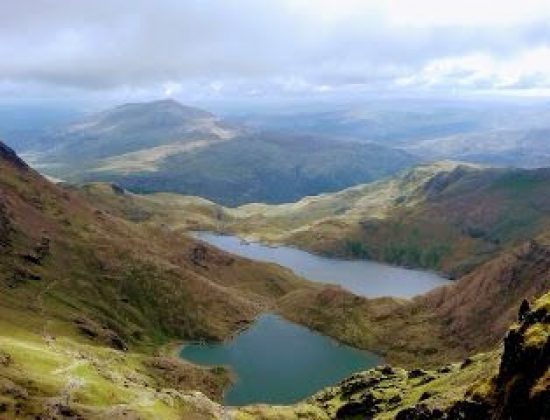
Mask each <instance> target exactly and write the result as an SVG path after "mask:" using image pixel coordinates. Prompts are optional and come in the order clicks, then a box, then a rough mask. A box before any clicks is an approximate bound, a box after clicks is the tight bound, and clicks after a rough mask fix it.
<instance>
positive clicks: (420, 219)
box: [87, 162, 550, 278]
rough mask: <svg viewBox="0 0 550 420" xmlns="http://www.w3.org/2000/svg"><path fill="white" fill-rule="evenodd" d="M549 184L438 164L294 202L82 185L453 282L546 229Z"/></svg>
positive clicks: (209, 222)
mask: <svg viewBox="0 0 550 420" xmlns="http://www.w3.org/2000/svg"><path fill="white" fill-rule="evenodd" d="M549 181H550V170H548V169H535V170H522V169H491V168H483V167H477V166H472V165H466V164H459V163H454V162H440V163H435V164H430V165H422V166H418V167H416V168H414V169H412V170H408V171H404V172H402V173H400V174H399V175H397V176H395V177H393V178H390V179H387V180H384V181H378V182H374V183H370V184H364V185H359V186H356V187H352V188H348V189H345V190H342V191H340V192H337V193H333V194H322V195H319V196H311V197H306V198H304V199H302V200H299V201H297V202H295V203H289V204H281V205H265V204H250V205H245V206H241V207H238V208H235V209H228V208H224V207H221V206H219V205H216V204H214V203H211V202H208V201H206V200H202V199H197V198H192V197H182V196H178V195H170V194H155V195H151V196H147V197H140V196H128V197H126V198H119V199H118V200H119V202H118V203H117V202H116V200H115V199H111V198H108V196H109V195H111V196H112V195H113V194H112V193H111V194H102V193H101V192H100V189H101V188H105V187H100V186H91V187H87V189H88V192H89V194H92V195H94V192H93V190H94V188H95V189H96V190H97V191H96V192H97V194H95V199H96V200H98V201H99V202H101V201H103V200H107V201H109V200H110V204H109V205H110V206H115V207H117V206H119V207H120V208H119V209H122V208H123V207H124V206H129V207H128V209H127V210H129V208H130V207H132V206H133V207H134V208H135V209H137V208H140V209H142V210H143V211H144V212H145V213H147V214H149V215H150V219H149V222H152V223H168V224H169V225H170V226H172V227H175V228H181V229H209V230H216V231H221V232H228V233H234V234H238V235H239V236H243V237H246V238H248V239H252V240H261V241H266V242H272V243H284V244H291V245H295V246H298V247H300V248H303V249H307V250H311V251H314V252H318V253H321V254H327V255H333V256H340V257H351V258H368V259H375V260H379V261H386V262H389V263H392V264H397V265H404V266H413V267H425V268H430V269H435V270H439V271H443V272H445V273H447V274H449V275H451V276H452V277H455V278H458V277H460V276H461V275H462V274H465V273H467V272H470V271H471V270H472V269H474V268H475V267H477V266H479V265H480V264H482V263H484V262H486V261H488V260H490V259H491V258H493V257H494V256H496V255H498V254H499V253H501V252H502V251H506V250H508V249H511V248H512V247H514V246H517V245H519V244H521V243H522V242H524V241H526V240H529V239H531V238H536V237H537V236H538V235H540V234H541V233H542V232H545V231H547V230H548V227H549V226H550V202H549V199H548V197H550V194H549V189H548V188H549V187H548V185H550V183H549ZM107 190H108V188H107ZM103 192H105V190H104V191H103ZM105 195H107V197H105V198H102V197H103V196H105ZM130 202H132V203H133V204H130ZM136 211H138V210H136ZM145 213H144V214H145ZM539 239H540V240H541V241H542V242H545V240H543V239H542V238H539Z"/></svg>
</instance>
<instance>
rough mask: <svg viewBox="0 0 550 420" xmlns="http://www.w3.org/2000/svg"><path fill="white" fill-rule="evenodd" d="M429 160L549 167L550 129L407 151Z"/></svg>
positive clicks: (435, 142)
mask: <svg viewBox="0 0 550 420" xmlns="http://www.w3.org/2000/svg"><path fill="white" fill-rule="evenodd" d="M404 150H407V151H409V152H411V153H413V154H416V155H418V156H422V157H424V158H427V159H433V160H439V159H458V160H462V161H468V162H476V163H485V164H490V165H495V166H510V167H523V168H540V167H545V166H550V128H536V129H521V130H518V129H516V130H510V129H499V130H490V131H481V132H476V133H469V134H457V135H453V136H448V137H439V138H432V139H428V140H423V141H420V142H418V143H416V144H413V145H411V146H407V147H405V148H404Z"/></svg>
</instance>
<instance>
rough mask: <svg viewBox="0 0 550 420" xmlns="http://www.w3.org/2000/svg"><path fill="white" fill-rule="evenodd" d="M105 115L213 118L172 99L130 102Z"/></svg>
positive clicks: (206, 112) (200, 110) (205, 112)
mask: <svg viewBox="0 0 550 420" xmlns="http://www.w3.org/2000/svg"><path fill="white" fill-rule="evenodd" d="M106 112H107V113H115V114H118V113H121V112H122V113H126V112H130V113H158V112H160V113H167V114H173V115H177V116H181V117H185V118H210V117H214V115H213V114H211V113H210V112H208V111H204V110H202V109H200V108H195V107H191V106H187V105H183V104H182V103H181V102H178V101H176V100H175V99H172V98H167V99H158V100H154V101H149V102H130V103H126V104H123V105H120V106H117V107H116V108H114V109H112V110H108V111H106Z"/></svg>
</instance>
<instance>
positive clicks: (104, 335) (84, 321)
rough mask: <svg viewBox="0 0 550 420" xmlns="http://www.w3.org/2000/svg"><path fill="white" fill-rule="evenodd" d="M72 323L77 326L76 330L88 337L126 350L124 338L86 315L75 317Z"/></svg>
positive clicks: (117, 348)
mask: <svg viewBox="0 0 550 420" xmlns="http://www.w3.org/2000/svg"><path fill="white" fill-rule="evenodd" d="M74 323H75V325H76V326H77V328H78V331H79V332H80V333H81V334H82V335H84V336H86V337H88V338H89V339H91V340H94V341H99V342H102V343H104V344H107V345H108V346H110V347H112V348H114V349H116V350H120V351H127V350H128V345H127V344H126V342H125V340H124V339H123V338H122V337H120V335H119V334H118V333H117V332H115V331H114V330H112V329H111V328H109V327H106V326H101V325H99V324H98V323H96V322H95V321H92V320H91V319H89V318H86V317H80V318H77V319H75V320H74Z"/></svg>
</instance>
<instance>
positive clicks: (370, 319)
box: [0, 146, 550, 418]
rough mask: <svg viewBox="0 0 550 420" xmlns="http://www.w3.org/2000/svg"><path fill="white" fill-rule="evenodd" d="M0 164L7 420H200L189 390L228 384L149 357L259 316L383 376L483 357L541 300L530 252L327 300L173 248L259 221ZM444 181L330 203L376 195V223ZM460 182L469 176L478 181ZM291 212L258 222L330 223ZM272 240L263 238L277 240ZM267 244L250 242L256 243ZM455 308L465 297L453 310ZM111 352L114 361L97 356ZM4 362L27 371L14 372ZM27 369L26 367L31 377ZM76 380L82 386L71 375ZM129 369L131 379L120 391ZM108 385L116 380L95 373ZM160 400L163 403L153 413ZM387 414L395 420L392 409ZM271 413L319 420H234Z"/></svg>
mask: <svg viewBox="0 0 550 420" xmlns="http://www.w3.org/2000/svg"><path fill="white" fill-rule="evenodd" d="M1 150H2V156H1V157H2V161H1V163H2V177H1V179H2V191H3V194H2V197H3V201H2V202H3V210H2V215H3V219H2V220H3V221H2V226H3V229H4V233H3V238H4V242H3V254H2V258H1V262H2V275H3V280H2V282H3V283H2V288H3V293H4V294H3V296H5V298H4V300H3V301H2V313H3V314H4V315H3V318H2V319H4V320H7V321H8V323H7V325H8V326H9V328H4V329H3V331H6V333H5V334H6V335H2V338H1V339H0V350H1V351H2V354H3V355H4V356H3V357H4V360H5V362H3V363H4V365H5V366H4V368H3V370H2V372H4V373H3V378H4V379H3V380H4V385H3V386H4V389H6V390H8V391H6V392H7V393H4V394H2V395H3V397H2V398H3V401H5V403H3V404H6V405H5V407H6V410H8V412H11V413H15V412H16V411H17V410H18V412H25V413H38V412H45V411H44V410H47V412H49V413H53V415H58V414H59V413H62V412H79V413H87V414H86V415H89V414H91V413H96V414H95V415H99V413H101V414H100V415H106V413H107V412H108V413H109V416H112V417H113V418H116V416H124V415H127V414H128V413H140V415H142V416H145V417H147V416H150V417H153V418H154V417H155V416H158V415H159V413H161V412H162V413H163V414H162V415H163V417H165V418H170V417H171V416H179V415H181V413H183V412H187V413H188V416H189V418H195V417H194V416H196V415H198V414H197V413H202V414H200V415H205V416H206V417H207V418H208V417H213V418H215V417H216V416H221V415H222V414H223V412H224V410H225V409H224V408H222V407H221V406H219V405H216V404H215V403H213V402H210V401H209V400H208V399H205V397H202V396H200V395H199V394H193V393H192V394H189V393H188V391H190V390H201V391H202V392H203V393H205V394H206V395H207V396H209V397H210V398H212V399H214V400H218V401H221V396H222V392H223V390H224V389H227V387H228V386H229V384H230V382H231V381H232V380H235V379H237V380H238V378H233V379H232V375H231V374H230V373H229V371H227V370H226V369H225V368H218V367H210V368H207V367H198V366H196V365H191V364H189V363H188V362H185V361H181V360H178V359H174V358H173V357H171V356H170V355H171V354H173V352H172V351H170V352H169V353H168V354H166V353H164V355H163V354H162V353H159V351H160V350H159V349H162V348H163V347H165V346H169V345H171V344H170V343H173V342H175V341H178V340H182V339H183V340H190V341H194V340H199V341H200V340H207V341H209V342H210V341H213V342H216V341H220V340H226V339H229V338H230V337H233V336H234V334H235V333H237V332H238V331H242V329H243V328H244V327H246V326H248V325H251V324H252V322H253V320H254V319H255V318H256V317H258V315H260V314H262V313H266V312H271V313H275V314H278V315H279V316H282V317H284V318H285V319H286V320H289V321H292V322H295V323H298V324H301V325H303V326H306V327H308V328H310V329H312V330H314V331H317V332H319V333H321V334H323V335H326V336H328V337H332V338H334V339H336V340H338V341H340V342H342V343H345V344H348V345H350V346H354V347H357V348H360V349H365V350H369V351H371V352H374V353H375V354H378V355H380V356H381V357H383V358H384V360H385V362H386V363H391V364H393V365H397V366H403V367H409V368H411V369H412V368H413V367H414V368H418V367H419V366H423V367H425V368H430V367H434V366H438V365H441V364H445V363H448V362H449V361H456V360H461V359H463V358H465V357H468V355H471V354H472V353H474V352H478V351H484V350H485V351H488V350H491V349H492V348H494V346H495V345H496V344H497V343H498V341H499V340H500V339H501V337H502V335H503V334H504V331H505V330H506V329H507V328H508V326H509V324H510V322H512V320H513V319H514V317H515V314H516V311H517V307H518V305H519V303H521V300H522V299H524V298H525V297H535V296H538V295H540V294H541V293H543V292H544V291H545V290H547V289H548V281H547V278H548V277H546V273H548V271H549V270H550V266H549V264H548V260H547V259H546V258H545V257H544V256H545V255H546V254H545V253H546V252H548V251H546V248H545V246H544V245H543V243H531V244H528V245H521V246H520V247H519V248H517V247H516V248H514V247H513V246H512V244H510V249H511V250H513V254H510V255H507V254H506V252H505V251H504V252H502V255H501V256H497V257H496V258H494V259H492V260H490V261H488V262H485V263H481V264H480V265H478V266H476V267H474V268H473V269H472V270H471V271H470V272H469V274H468V275H465V276H462V277H461V278H460V280H459V281H458V282H457V283H456V284H452V285H449V286H445V287H442V288H437V289H435V290H433V291H431V292H429V293H427V294H425V295H422V296H417V297H415V298H413V299H412V300H411V299H401V298H394V297H380V298H365V297H361V296H358V295H355V294H353V293H351V292H349V291H346V290H345V289H343V288H340V287H337V286H332V285H323V284H322V283H312V282H310V281H308V280H306V279H304V278H301V277H298V276H297V275H296V274H294V273H293V272H291V271H290V270H288V269H285V268H283V267H281V266H279V265H276V264H272V263H262V262H255V261H253V260H250V259H242V258H240V257H238V256H235V255H231V254H227V253H225V252H223V251H220V250H217V249H215V248H213V247H211V246H210V245H208V244H205V243H204V242H202V243H201V242H197V241H196V240H195V239H192V238H190V237H187V236H186V235H185V234H184V233H185V232H188V231H190V230H194V229H196V228H210V229H211V230H217V231H227V232H235V233H237V232H242V233H241V234H243V235H246V233H245V232H250V230H248V231H247V230H246V229H250V224H249V223H250V222H249V221H248V220H247V219H246V218H247V217H251V219H250V220H252V221H254V220H256V221H258V220H259V219H258V217H257V216H255V214H257V213H255V212H257V211H258V210H259V209H261V210H262V211H264V212H265V213H266V220H269V217H270V212H271V211H272V210H271V207H270V206H264V205H250V206H244V208H237V209H227V208H223V207H221V206H219V205H216V204H213V203H211V202H209V201H207V200H204V199H198V198H194V197H184V196H177V195H170V194H158V195H151V196H139V195H135V194H132V193H129V192H127V191H124V190H123V189H120V188H119V187H116V186H115V185H111V184H90V185H85V186H83V187H75V186H71V185H66V186H64V185H58V186H56V185H53V184H51V183H49V182H48V181H46V180H45V179H44V178H42V177H41V176H40V175H39V174H37V173H36V172H34V171H33V170H32V169H30V168H29V167H28V166H27V165H26V164H25V163H24V162H23V161H21V160H20V159H19V158H18V157H17V156H16V155H15V154H14V153H13V152H12V151H11V150H10V149H8V148H7V147H4V146H2V149H1ZM449 165H450V166H449ZM457 168H460V167H458V166H456V165H454V164H443V166H436V167H435V168H434V167H431V166H428V167H421V168H420V174H426V173H427V174H429V175H424V178H423V177H422V176H421V175H418V176H417V177H416V178H415V177H414V176H412V175H407V174H404V175H401V178H397V179H396V180H391V181H381V182H379V183H376V184H373V185H367V186H360V187H354V188H352V189H351V190H350V191H345V192H342V193H338V194H343V195H345V196H351V198H352V200H357V198H356V196H355V195H358V196H359V197H361V196H362V195H363V194H364V191H367V197H369V196H368V192H369V191H371V190H373V191H381V189H382V188H386V184H387V183H388V182H389V185H390V186H391V185H393V186H394V187H393V188H394V191H395V192H394V193H393V195H392V194H387V195H386V194H383V195H382V199H379V200H376V201H374V203H376V204H373V203H372V202H370V201H369V200H368V199H367V200H365V202H366V203H367V206H366V207H369V205H370V206H371V207H370V208H371V209H375V210H376V211H373V214H377V215H383V214H384V213H385V212H387V213H388V214H391V212H392V211H393V206H394V205H395V202H396V201H395V200H396V198H395V197H401V196H402V193H403V191H404V190H406V189H404V188H403V185H405V186H408V188H409V189H408V191H409V196H408V197H407V199H405V200H404V201H402V200H403V199H399V200H397V202H399V203H402V202H404V203H406V204H408V205H409V206H413V205H415V204H418V203H424V202H425V201H426V196H425V194H426V187H425V184H426V183H427V184H430V183H433V181H430V179H433V178H435V179H438V178H440V177H441V175H440V174H441V173H443V174H445V175H444V176H445V177H449V175H448V174H449V173H451V174H452V173H453V171H456V170H457ZM464 170H465V171H466V172H468V171H472V172H473V173H474V174H476V175H477V174H478V171H480V169H477V168H475V167H472V168H471V169H464ZM423 171H424V172H423ZM412 173H413V174H414V173H415V172H414V170H413V172H412ZM484 176H485V175H484ZM445 177H444V179H447V178H445ZM454 177H455V176H452V177H451V178H454ZM459 178H460V177H459ZM418 179H420V180H421V181H422V182H419V181H418ZM527 179H528V180H529V179H530V178H529V177H528V178H527ZM529 182H530V181H529ZM385 183H386V184H385ZM528 185H531V184H528ZM535 185H537V184H535ZM419 191H422V192H423V194H419ZM436 191H437V190H436ZM528 191H531V190H528ZM535 191H536V189H535ZM437 192H440V191H437ZM373 196H375V195H373ZM304 200H305V201H303V202H299V203H297V204H290V205H286V204H285V205H282V206H274V207H273V214H279V215H281V214H282V216H283V220H284V217H286V214H287V213H286V211H285V212H282V213H281V211H280V209H281V208H283V209H286V208H288V207H290V208H291V209H294V208H300V207H302V206H306V207H307V205H306V203H307V204H310V203H311V205H312V206H313V207H312V208H313V209H315V208H317V209H319V210H318V211H317V212H315V211H307V212H304V213H303V214H304V216H303V217H306V218H311V219H310V220H312V223H311V225H312V226H316V221H315V220H316V219H315V217H317V215H318V214H322V215H325V214H326V215H327V216H330V215H331V214H333V213H332V209H331V204H328V205H327V204H325V200H326V203H332V202H334V200H335V199H334V198H332V196H331V195H325V196H320V197H318V198H313V197H312V198H307V199H304ZM352 202H353V201H352ZM91 203H93V204H91ZM375 206H378V207H375ZM16 209H17V211H15V210H16ZM241 212H242V214H244V215H245V216H243V215H242V214H241ZM290 213H292V212H290ZM298 214H299V213H298ZM383 219H384V218H383V217H382V220H383ZM275 220H276V219H275ZM241 223H242V224H241ZM212 226H215V227H216V229H212ZM240 226H243V228H241V227H240ZM263 226H266V228H267V225H263ZM272 226H273V227H275V228H276V227H277V226H281V227H282V226H283V225H282V224H280V225H278V224H277V223H275V224H273V225H272ZM289 226H292V223H289ZM220 227H223V229H220ZM244 227H246V229H245V228H244ZM266 228H263V229H262V225H261V224H258V229H257V232H258V234H259V235H260V236H259V237H261V235H262V232H272V231H270V230H267V229H266ZM239 229H243V230H242V231H240V230H239ZM279 229H280V230H279V231H274V232H281V233H282V234H283V235H284V234H285V231H284V229H281V228H279ZM107 232H108V233H107ZM281 233H278V234H281ZM37 235H38V236H37ZM541 235H542V233H541ZM539 236H540V235H539ZM542 237H543V235H542V236H541V238H542ZM273 238H274V237H270V236H268V235H266V236H265V240H267V241H270V240H273ZM281 242H282V241H281ZM289 243H290V244H292V242H289ZM176 245H177V246H176ZM242 246H243V247H251V246H254V245H244V244H243V245H242ZM268 248H269V247H268ZM306 248H307V247H306ZM269 249H270V250H273V248H269ZM275 249H276V248H275ZM90 250H93V252H92V253H90ZM86 255H88V256H87V257H85V256H86ZM68 261H71V262H68ZM488 281H489V282H492V286H491V287H490V288H488V287H487V282H488ZM510 287H512V288H511V289H510ZM505 290H506V292H505V293H506V294H505V296H506V298H504V295H503V294H502V293H504V291H505ZM32 296H37V298H36V299H32V298H30V297H32ZM464 296H469V298H468V299H467V301H465V300H464ZM495 301H499V302H500V303H499V305H498V307H494V306H493V305H492V302H495ZM25 302H29V303H25ZM33 302H34V303H33ZM466 302H467V303H466ZM468 305H469V306H468ZM465 306H466V308H468V309H467V310H465V309H464V307H465ZM37 308H38V309H39V311H40V315H38V316H37V315H36V313H35V311H36V309H37ZM115 308H116V309H115ZM206 308H208V310H207V311H206ZM490 308H492V309H490ZM492 311H494V313H495V314H498V316H495V315H494V314H493V313H492ZM259 319H260V322H261V319H265V318H261V317H260V318H259ZM252 331H254V330H253V329H251V330H248V332H252ZM248 332H247V333H248ZM428 332H429V333H428ZM247 333H245V334H247ZM58 337H59V338H58ZM319 337H320V336H319ZM357 351H359V350H357ZM28 352H31V353H28ZM111 352H114V353H112V354H113V356H114V358H110V357H105V356H102V355H103V354H111ZM15 353H19V354H21V355H24V354H32V355H33V356H32V358H30V359H28V357H29V356H25V358H18V357H16V355H15ZM119 354H120V355H119ZM68 357H70V358H69V359H68ZM491 357H493V358H492V359H491V360H496V358H497V357H498V356H497V355H496V354H495V355H494V356H491ZM70 359H73V361H70V362H69V363H67V362H66V361H67V360H70ZM26 360H36V363H37V364H38V365H40V366H43V367H41V368H40V369H43V370H37V369H38V368H37V367H33V365H31V364H29V362H27V361H26ZM213 360H221V359H213ZM87 365H90V366H92V367H93V369H92V371H88V370H83V369H84V367H85V366H87ZM344 365H345V363H343V364H342V366H344ZM482 365H483V366H487V368H490V366H492V365H487V364H486V363H485V362H483V363H481V364H480V365H477V364H475V363H474V365H473V367H472V369H474V367H475V369H476V370H475V372H477V373H474V372H473V371H472V372H471V375H472V376H467V377H468V378H473V377H477V376H476V375H478V374H479V372H478V371H477V369H478V368H481V366H482ZM354 366H356V367H357V369H361V368H360V367H359V366H358V365H354ZM493 366H494V365H493ZM367 367H368V366H366V365H365V368H367ZM134 369H136V371H137V372H139V375H142V376H135V374H134V373H133V370H134ZM354 369H355V368H354ZM237 370H238V369H237ZM111 371H112V372H117V375H115V376H112V375H107V374H106V372H111ZM469 371H470V370H468V371H467V372H469ZM32 372H34V373H32ZM39 372H44V373H41V374H39ZM52 372H54V373H55V372H60V373H61V374H62V376H63V377H65V378H67V379H66V380H67V381H66V382H65V381H63V380H61V381H56V380H55V378H56V376H55V375H54V376H51V373H52ZM66 372H74V374H72V375H71V376H66V375H65V373H66ZM85 372H89V373H85ZM340 374H343V373H342V372H341V373H340ZM21 375H23V376H21ZM25 377H28V378H30V377H32V378H33V379H32V380H31V382H32V385H29V384H28V383H27V384H25V383H24V382H23V381H22V380H23V378H25ZM48 378H52V379H48ZM325 379H326V378H325ZM442 380H443V379H442ZM463 380H464V383H465V384H466V383H471V382H468V380H466V378H464V379H463ZM52 381H53V382H52ZM472 381H473V379H472ZM443 382H444V381H443ZM324 383H326V382H324ZM438 383H439V382H438ZM319 384H320V385H319V386H322V383H321V382H319ZM29 386H30V388H29ZM407 386H408V385H407ZM74 389H76V390H77V391H73V390H74ZM15 390H17V391H15ZM308 392H311V391H308ZM400 392H401V391H400ZM402 392H405V391H404V390H403V391H402ZM302 395H304V394H302ZM438 395H439V394H438ZM295 398H297V397H295ZM323 398H324V397H323ZM438 398H441V396H440V395H439V397H438ZM168 400H170V401H172V402H170V403H166V402H164V401H168ZM428 400H430V398H428ZM113 401H118V403H117V405H118V406H119V407H120V408H119V409H118V411H110V410H112V407H113ZM243 401H244V400H243ZM405 401H409V400H407V399H405ZM437 401H438V400H437V399H434V400H433V403H434V404H436V403H437ZM339 404H340V403H338V405H339ZM45 407H46V408H45ZM392 407H395V410H397V409H398V407H401V405H399V404H398V405H395V406H392ZM105 410H109V411H105ZM258 410H259V411H258ZM270 410H275V411H273V413H277V414H274V415H275V416H279V415H285V414H284V413H285V412H286V413H287V414H288V416H289V417H290V418H292V417H293V416H294V415H295V413H297V412H302V411H303V412H306V413H310V414H311V416H312V418H323V416H327V415H330V416H332V414H328V413H329V412H330V410H331V409H330V408H328V406H326V407H325V406H322V407H320V406H318V405H317V403H314V404H312V403H309V402H307V403H298V404H297V405H296V406H289V407H287V408H280V409H277V408H269V409H268V408H265V407H264V408H254V407H244V408H242V409H239V410H237V411H235V412H234V414H235V415H236V416H237V417H239V416H241V415H242V416H245V417H244V418H246V416H247V415H249V414H250V413H256V414H253V416H255V415H258V416H259V415H260V414H258V413H260V412H261V413H262V414H261V416H268V417H267V418H269V415H270V414H269V413H270V412H271V411H270ZM279 410H280V411H279ZM327 410H328V411H327ZM264 412H265V413H267V414H265V413H264ZM56 413H57V414H56ZM125 413H126V414H125ZM176 413H178V414H176Z"/></svg>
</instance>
